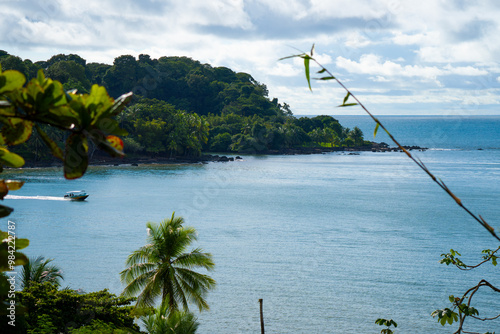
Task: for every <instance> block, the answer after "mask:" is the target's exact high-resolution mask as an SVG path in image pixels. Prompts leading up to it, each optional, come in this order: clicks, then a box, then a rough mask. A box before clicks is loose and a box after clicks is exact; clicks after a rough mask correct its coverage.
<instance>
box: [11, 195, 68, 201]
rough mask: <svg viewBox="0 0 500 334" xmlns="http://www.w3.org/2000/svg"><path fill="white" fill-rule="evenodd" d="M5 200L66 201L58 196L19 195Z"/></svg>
mask: <svg viewBox="0 0 500 334" xmlns="http://www.w3.org/2000/svg"><path fill="white" fill-rule="evenodd" d="M4 199H39V200H42V201H66V199H64V198H63V197H56V196H17V195H7V196H5V197H4Z"/></svg>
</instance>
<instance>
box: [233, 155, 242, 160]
mask: <svg viewBox="0 0 500 334" xmlns="http://www.w3.org/2000/svg"><path fill="white" fill-rule="evenodd" d="M235 159H236V160H243V158H242V157H240V156H239V155H237V156H236V158H235Z"/></svg>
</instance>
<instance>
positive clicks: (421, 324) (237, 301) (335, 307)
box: [0, 116, 500, 333]
mask: <svg viewBox="0 0 500 334" xmlns="http://www.w3.org/2000/svg"><path fill="white" fill-rule="evenodd" d="M336 118H338V119H339V120H340V122H341V124H343V125H344V126H348V127H351V128H352V127H354V126H359V127H360V128H361V129H362V130H363V132H364V133H365V139H367V140H373V129H374V124H373V123H372V122H371V121H370V119H368V118H367V117H365V116H338V117H336ZM380 119H381V121H382V122H384V123H385V124H386V125H387V127H388V128H389V130H390V131H391V132H392V133H393V134H394V135H395V136H396V137H397V138H398V139H399V140H400V142H401V143H402V144H403V145H418V146H421V147H427V148H428V150H426V151H422V152H420V151H413V153H414V154H415V155H417V156H418V158H420V159H421V160H422V161H423V162H424V163H425V164H426V166H427V167H428V168H429V169H430V170H431V171H433V172H434V173H435V174H436V176H438V177H439V178H441V179H442V180H443V181H444V182H445V183H446V184H447V186H448V187H449V188H450V189H451V190H452V191H454V192H455V193H456V195H457V196H458V197H460V198H461V199H462V201H463V203H464V204H465V205H466V206H467V207H468V208H469V209H470V210H471V211H472V212H474V213H476V214H481V215H482V217H484V219H485V220H486V221H488V222H489V224H490V225H492V226H493V227H495V228H496V229H497V230H498V228H500V211H499V210H498V202H499V199H500V116H498V117H494V116H487V117H480V116H475V117H430V116H382V117H380ZM384 136H385V134H383V132H382V131H379V133H378V135H377V138H376V139H375V141H385V142H388V139H387V138H386V137H384ZM3 174H4V177H5V178H15V179H22V180H25V181H26V184H25V185H24V187H23V188H22V189H21V190H19V191H16V192H12V193H11V195H12V196H9V198H7V199H6V200H5V201H4V204H6V205H9V206H12V207H14V209H15V211H14V212H13V213H12V214H11V216H9V217H8V218H9V219H10V220H12V221H14V222H15V223H16V233H17V235H18V236H19V237H23V238H28V239H30V246H29V247H28V248H26V252H25V253H27V255H29V256H38V255H43V256H45V257H46V258H54V263H55V264H57V265H58V266H60V267H61V268H62V269H63V272H64V277H65V280H64V282H63V286H66V285H67V286H69V287H71V288H74V289H83V290H84V291H87V292H90V291H97V290H101V289H105V288H107V289H109V290H110V291H111V292H113V293H116V294H119V293H120V292H121V291H122V290H123V285H122V284H121V283H120V280H119V272H120V271H121V270H123V269H124V268H125V260H126V258H127V256H128V255H129V254H130V253H131V252H132V251H133V250H135V249H137V248H139V247H140V246H142V245H144V244H145V240H146V222H148V221H151V222H160V221H161V220H162V219H168V218H169V217H171V215H172V212H174V211H175V213H176V215H180V216H183V217H184V218H185V219H186V225H189V226H193V227H195V228H196V230H197V231H198V241H197V242H196V243H195V244H194V245H193V246H195V247H201V248H203V249H204V250H205V251H206V252H210V253H212V254H213V257H214V261H215V263H216V269H215V271H214V272H212V273H210V274H211V275H212V276H213V277H214V278H215V279H216V281H217V288H216V290H214V291H212V292H211V293H210V294H209V296H208V302H209V304H210V310H209V311H206V312H202V313H201V314H198V313H197V316H198V320H199V322H200V327H199V331H198V332H199V333H257V332H259V330H260V324H259V303H258V299H259V298H262V299H263V305H264V307H263V310H264V322H265V327H266V333H379V332H380V330H381V329H382V327H380V326H378V325H375V320H376V319H377V318H386V319H394V320H395V321H396V322H397V323H398V328H397V331H396V333H452V332H453V331H454V329H456V326H448V325H447V326H446V327H443V326H441V325H440V324H439V323H438V322H437V320H436V319H433V318H432V317H431V313H432V312H433V311H434V310H436V309H438V308H445V307H449V306H450V303H449V301H448V296H449V295H452V294H453V295H455V296H459V295H461V294H462V293H463V292H464V291H465V290H466V289H468V288H469V287H472V286H473V285H475V284H477V283H478V282H479V280H481V279H483V278H484V279H487V280H488V281H489V282H491V283H492V284H494V285H496V286H500V281H499V277H500V276H499V275H498V268H496V267H493V266H492V265H491V264H487V265H485V266H482V267H480V268H478V269H476V270H473V271H469V272H462V271H459V270H458V269H456V268H453V267H448V266H445V265H442V264H439V260H440V255H441V254H442V253H446V252H448V251H449V250H450V249H451V248H453V249H455V250H457V251H459V252H460V253H461V254H462V255H463V257H462V258H463V260H464V261H465V262H466V263H467V262H469V263H471V264H473V263H476V262H480V259H481V254H480V252H481V250H482V249H485V248H491V249H495V248H496V247H498V244H499V243H498V241H495V239H493V238H492V237H491V236H490V235H489V233H488V232H487V231H486V230H485V229H484V228H482V227H481V226H480V225H479V224H478V223H477V222H475V221H474V220H473V219H472V218H470V217H469V216H468V215H467V214H466V213H465V212H464V211H463V210H462V209H460V208H459V207H458V206H457V205H456V204H455V202H454V201H453V200H452V199H451V198H449V197H448V196H447V195H446V194H445V193H444V192H443V191H442V190H441V189H440V188H439V187H438V186H437V185H436V184H434V183H433V182H432V181H431V180H430V178H429V177H428V176H427V175H425V173H424V172H423V171H421V170H420V169H419V168H418V167H417V166H415V165H414V164H413V163H412V162H411V161H410V160H409V159H408V158H407V157H406V156H405V155H404V154H402V153H398V152H391V153H372V152H361V153H360V154H359V155H349V154H346V153H341V152H332V153H327V154H318V155H287V156H266V155H260V156H250V155H249V156H243V160H241V161H234V162H229V163H209V164H184V165H141V166H138V167H134V166H125V165H122V166H107V167H91V168H89V170H88V172H87V174H86V175H85V176H84V177H83V178H81V179H79V180H74V181H68V180H65V179H64V177H63V174H62V170H61V169H57V168H40V169H37V168H33V169H20V170H8V171H4V173H3ZM76 189H85V190H86V191H87V193H89V194H90V197H89V198H88V200H87V201H85V202H68V201H63V200H60V199H61V197H62V196H63V195H64V193H66V192H67V191H70V190H76ZM0 224H1V225H0V229H2V230H5V229H6V226H7V220H6V219H3V223H0ZM474 301H475V302H477V304H476V307H477V308H478V310H479V311H480V312H481V313H480V315H481V316H491V315H495V314H498V313H500V312H499V311H500V298H498V296H497V295H495V294H494V293H492V292H491V291H486V290H485V291H480V292H478V294H477V296H476V297H474ZM469 325H470V326H469V327H467V326H466V329H469V330H473V331H478V332H481V331H483V332H485V331H487V330H489V331H495V330H497V331H499V330H500V323H499V320H496V321H493V322H480V321H470V322H469Z"/></svg>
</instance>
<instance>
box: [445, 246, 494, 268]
mask: <svg viewBox="0 0 500 334" xmlns="http://www.w3.org/2000/svg"><path fill="white" fill-rule="evenodd" d="M499 250H500V247H498V248H497V249H495V250H491V249H485V250H483V251H481V253H482V254H484V255H483V261H481V262H479V263H478V264H476V265H472V266H470V265H466V264H465V263H464V262H462V260H461V259H460V258H459V257H457V256H462V254H460V253H459V252H457V251H456V250H453V249H450V252H449V253H443V254H441V257H442V259H441V260H440V261H439V263H442V264H446V265H447V266H449V265H450V264H453V265H454V266H456V267H457V268H458V269H460V270H472V269H474V268H477V267H479V266H480V265H482V264H484V263H486V262H489V261H491V264H492V265H494V266H496V265H497V259H498V256H496V255H495V254H496V253H497V252H498V251H499Z"/></svg>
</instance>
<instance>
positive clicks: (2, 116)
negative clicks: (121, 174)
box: [0, 69, 215, 334]
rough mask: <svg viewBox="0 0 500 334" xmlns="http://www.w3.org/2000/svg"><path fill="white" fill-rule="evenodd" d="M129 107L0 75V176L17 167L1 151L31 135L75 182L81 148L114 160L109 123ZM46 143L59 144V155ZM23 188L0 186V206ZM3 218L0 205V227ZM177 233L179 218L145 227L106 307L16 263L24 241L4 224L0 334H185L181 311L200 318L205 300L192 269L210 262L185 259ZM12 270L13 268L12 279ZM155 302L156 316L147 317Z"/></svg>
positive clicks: (118, 148)
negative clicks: (120, 287)
mask: <svg viewBox="0 0 500 334" xmlns="http://www.w3.org/2000/svg"><path fill="white" fill-rule="evenodd" d="M130 98H131V93H129V94H125V95H122V96H120V97H119V98H117V99H116V100H115V99H113V98H111V97H110V96H109V95H108V94H107V91H106V89H105V88H103V87H101V86H98V85H93V86H92V88H91V89H90V92H89V93H88V94H77V93H76V92H64V90H63V86H62V84H61V83H60V82H58V81H54V80H52V79H48V78H46V77H45V76H44V74H43V71H42V70H40V71H39V72H38V73H37V76H36V78H33V79H32V80H30V81H29V82H28V83H26V77H25V76H24V75H23V74H22V73H21V72H19V71H17V70H7V71H4V72H1V69H0V123H1V128H0V164H1V165H0V172H1V171H2V168H3V166H8V167H22V166H23V165H24V163H25V161H24V159H23V158H22V157H21V156H20V155H18V154H16V153H13V152H11V151H10V150H9V148H12V147H15V146H19V145H22V144H23V143H25V142H26V141H28V139H29V138H30V137H31V135H32V133H33V129H36V132H37V134H38V139H39V140H40V142H41V143H42V144H43V145H44V146H45V147H47V148H48V149H49V150H50V151H51V152H52V154H53V155H54V156H55V157H57V158H59V159H61V160H62V162H63V166H64V175H65V177H66V178H67V179H75V178H79V177H82V176H83V175H84V174H85V172H86V170H87V165H88V162H89V156H90V155H92V154H93V152H92V151H91V150H89V146H90V144H91V143H92V145H94V147H98V148H101V149H103V150H105V151H106V152H108V153H109V154H111V155H113V156H121V155H123V143H122V140H121V139H120V138H119V137H118V136H117V135H121V134H123V133H125V131H124V130H123V129H121V128H120V127H119V124H118V121H117V120H116V116H117V115H118V114H119V113H120V112H121V111H122V110H123V108H124V107H125V104H127V103H128V102H129V101H130ZM192 116H193V119H194V121H193V123H192V124H195V125H196V126H199V127H202V126H203V124H201V125H200V122H199V123H196V120H199V118H198V119H197V118H196V116H194V115H192ZM44 130H45V131H44ZM52 132H53V133H52ZM49 134H55V135H57V136H58V138H59V139H61V138H63V139H64V142H65V147H64V150H63V149H61V148H60V147H59V145H58V144H56V142H55V141H54V140H53V139H52V138H51V137H50V135H49ZM42 147H43V146H42ZM23 184H24V183H23V182H21V181H16V180H0V199H3V198H4V197H5V196H6V195H7V194H8V193H9V191H14V190H18V189H20V188H21V187H22V186H23ZM12 210H13V209H12V208H9V207H7V206H3V205H1V206H0V218H2V217H7V216H8V215H9V214H10V213H11V212H12ZM183 223H184V220H183V219H182V218H181V217H174V215H172V218H171V219H170V220H165V221H164V222H162V223H161V224H160V225H159V226H157V225H153V224H151V223H149V224H148V228H149V230H150V241H151V244H150V245H147V246H145V247H142V248H140V249H139V250H137V251H136V252H134V253H132V254H131V255H130V257H129V258H128V261H127V264H128V265H130V267H129V268H127V269H125V270H124V271H123V272H122V273H121V275H122V279H123V280H124V281H125V282H126V283H127V284H128V285H127V287H126V288H125V290H124V292H123V294H124V295H128V296H126V297H116V296H115V295H113V294H110V293H109V292H108V291H107V290H102V291H98V292H92V293H82V292H80V291H76V290H71V289H69V288H65V289H61V288H60V283H61V280H62V279H63V276H62V274H61V270H60V269H59V268H58V267H57V266H55V265H53V264H52V263H51V262H52V261H53V260H52V259H45V258H44V257H43V256H39V257H36V258H31V259H28V258H27V257H26V256H25V255H24V254H23V253H20V252H19V250H21V249H24V248H26V247H27V246H28V245H29V240H28V239H19V238H18V237H17V235H16V234H17V231H16V227H15V222H12V221H8V224H7V232H3V231H0V240H1V241H0V315H1V316H2V317H3V318H4V320H5V319H7V321H2V322H1V323H0V331H1V332H2V333H3V332H6V333H7V332H8V333H30V334H34V333H115V334H116V333H137V332H139V330H140V329H139V327H138V325H137V324H135V323H134V321H135V318H137V317H142V321H143V323H144V326H145V327H146V328H147V330H148V331H149V332H151V333H178V334H180V333H195V332H196V330H197V327H198V322H197V321H196V318H195V317H194V315H192V314H191V313H189V310H188V303H190V302H192V303H194V304H195V305H196V306H198V307H199V309H200V310H202V309H208V304H207V302H206V301H205V295H206V293H207V292H208V290H210V289H212V288H213V287H214V286H215V281H214V280H213V279H212V278H211V277H209V276H208V275H205V274H200V273H198V272H196V271H194V270H193V269H195V268H196V267H202V268H204V269H206V270H211V269H212V268H213V266H214V263H213V261H212V258H211V255H210V254H208V253H203V252H201V250H199V249H194V250H191V251H190V252H189V253H185V251H186V250H187V247H188V246H189V245H190V243H191V242H192V241H193V240H195V239H196V231H195V230H194V229H193V228H189V227H184V226H182V224H183ZM17 266H22V269H21V272H20V276H19V277H18V279H17V278H16V277H17V272H16V271H15V270H16V267H17ZM117 274H118V273H117ZM16 290H17V291H16ZM141 290H142V291H141ZM135 294H139V301H138V303H137V304H136V305H135V306H132V305H130V304H132V303H133V302H134V301H135V300H136V298H135V297H130V296H131V295H135ZM156 297H159V298H158V299H159V302H160V306H159V307H157V308H154V306H155V305H156V299H157V298H156Z"/></svg>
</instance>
